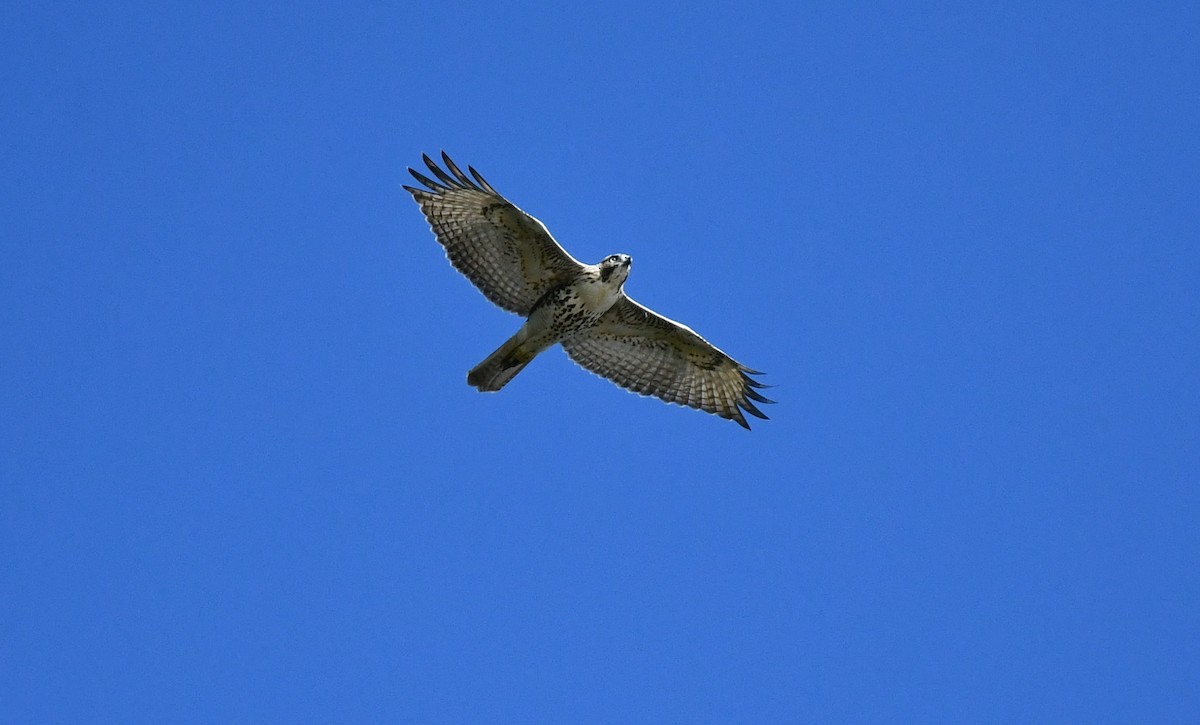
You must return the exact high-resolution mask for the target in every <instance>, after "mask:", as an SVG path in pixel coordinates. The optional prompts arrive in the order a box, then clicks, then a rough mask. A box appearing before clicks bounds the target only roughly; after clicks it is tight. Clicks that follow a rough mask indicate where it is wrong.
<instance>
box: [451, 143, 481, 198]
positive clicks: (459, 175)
mask: <svg viewBox="0 0 1200 725" xmlns="http://www.w3.org/2000/svg"><path fill="white" fill-rule="evenodd" d="M442 161H444V162H445V163H446V168H448V169H450V173H452V174H454V178H456V179H458V182H459V183H460V184H462V186H463V188H465V189H476V190H478V191H482V189H480V188H479V187H478V186H475V182H474V181H471V178H470V177H469V176H467V175H466V174H464V173H463V172H462V169H460V168H458V164H456V163H454V160H453V159H451V158H450V154H448V153H446V152H445V151H442Z"/></svg>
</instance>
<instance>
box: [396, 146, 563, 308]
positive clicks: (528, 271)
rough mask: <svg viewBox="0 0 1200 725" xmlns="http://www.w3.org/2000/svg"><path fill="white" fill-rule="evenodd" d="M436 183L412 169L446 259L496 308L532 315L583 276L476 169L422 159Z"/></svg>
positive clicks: (421, 201)
mask: <svg viewBox="0 0 1200 725" xmlns="http://www.w3.org/2000/svg"><path fill="white" fill-rule="evenodd" d="M422 158H424V160H425V165H426V166H428V167H429V171H430V172H431V173H433V175H434V176H436V177H437V180H434V179H430V178H429V177H428V176H425V175H424V174H422V173H420V172H419V171H414V170H413V169H409V170H408V172H409V173H410V174H412V175H413V178H415V179H416V180H417V181H419V182H421V183H422V184H424V185H425V186H426V187H428V188H425V189H418V188H415V187H412V186H406V187H404V189H405V190H406V191H408V192H409V193H410V194H412V195H413V198H414V199H416V201H417V203H418V204H420V205H421V211H422V212H424V214H425V218H426V219H428V220H429V226H431V227H433V233H434V234H435V235H437V240H438V242H440V243H441V245H442V246H443V247H445V249H446V256H447V257H449V258H450V263H451V264H453V265H454V268H455V269H457V270H458V271H459V272H462V273H463V274H464V275H466V277H467V279H469V280H471V282H472V283H474V284H475V286H476V287H478V288H479V291H480V292H482V293H483V294H484V295H485V296H486V297H487V298H488V299H489V300H491V301H492V302H493V303H495V304H496V305H498V306H500V307H502V308H504V309H506V310H508V311H509V312H516V313H517V314H519V315H528V314H529V311H530V310H532V309H533V306H534V304H535V303H537V301H538V300H539V299H541V297H542V295H543V294H545V293H546V292H547V291H549V290H550V289H551V288H552V287H554V286H556V285H559V284H562V283H563V282H566V281H567V280H569V279H570V278H571V277H573V276H574V275H576V274H578V273H579V272H580V271H582V270H583V265H582V264H580V263H579V262H578V261H576V260H575V258H574V257H572V256H571V255H570V254H567V251H566V250H565V249H563V248H562V247H561V246H559V244H558V242H556V241H554V237H552V236H550V232H548V231H546V227H545V226H544V225H543V224H542V223H541V222H539V221H538V220H537V219H534V218H533V217H532V216H530V215H528V214H526V213H525V212H523V211H521V210H520V209H518V208H517V207H516V206H515V205H514V204H513V203H512V202H510V201H509V200H508V199H505V198H504V197H503V196H500V194H499V192H497V191H496V190H495V189H493V188H492V186H491V184H489V183H487V181H485V180H484V178H483V177H482V176H480V175H479V172H477V171H476V170H475V169H473V168H471V167H470V166H468V167H467V170H468V171H470V172H471V175H470V176H467V175H466V174H464V173H463V172H462V171H461V170H459V168H458V166H456V165H455V163H454V162H453V161H451V160H450V157H449V156H447V155H446V152H444V151H443V152H442V161H443V162H444V163H445V164H446V169H448V170H449V172H448V173H447V171H444V170H442V169H441V167H439V166H438V165H437V164H436V163H435V162H434V161H433V159H431V158H429V156H427V155H426V156H423V157H422Z"/></svg>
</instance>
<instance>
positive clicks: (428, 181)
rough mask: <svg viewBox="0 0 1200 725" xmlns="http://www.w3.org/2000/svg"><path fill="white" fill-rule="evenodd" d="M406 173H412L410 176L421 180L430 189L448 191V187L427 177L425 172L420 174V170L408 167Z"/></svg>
mask: <svg viewBox="0 0 1200 725" xmlns="http://www.w3.org/2000/svg"><path fill="white" fill-rule="evenodd" d="M408 173H410V174H412V177H413V178H414V179H416V180H417V181H419V182H421V183H422V184H424V185H425V186H428V187H429V188H430V189H432V190H434V191H448V189H447V188H446V187H444V186H442V185H441V184H439V183H437V182H436V181H434V180H433V179H431V178H429V177H428V176H426V175H425V174H422V173H421V172H420V171H417V170H416V169H414V168H411V167H410V168H409V169H408Z"/></svg>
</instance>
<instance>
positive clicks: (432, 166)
mask: <svg viewBox="0 0 1200 725" xmlns="http://www.w3.org/2000/svg"><path fill="white" fill-rule="evenodd" d="M444 153H445V152H443V154H444ZM421 158H423V159H425V165H426V166H428V167H429V170H430V171H432V172H433V175H434V176H436V177H438V179H439V180H441V182H442V183H443V184H445V185H446V187H447V188H459V187H462V184H460V183H459V182H458V181H457V180H455V178H454V177H453V176H451V175H450V174H447V173H446V172H445V171H444V170H443V169H442V167H440V166H438V165H437V164H436V163H434V161H433V159H431V158H429V154H421Z"/></svg>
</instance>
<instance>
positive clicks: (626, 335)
mask: <svg viewBox="0 0 1200 725" xmlns="http://www.w3.org/2000/svg"><path fill="white" fill-rule="evenodd" d="M562 346H563V347H564V348H566V351H567V355H569V356H570V357H571V359H572V360H574V361H575V362H577V363H579V364H580V365H581V366H583V367H584V368H586V369H587V370H590V371H592V372H593V373H596V374H597V375H600V376H603V377H605V378H608V379H609V380H611V381H613V382H614V383H616V384H617V385H620V386H621V387H622V388H627V389H628V390H632V391H633V392H635V393H639V394H641V395H653V396H655V397H656V398H661V399H663V400H665V401H667V402H668V403H678V404H680V405H686V406H689V407H692V408H698V409H699V410H703V411H705V412H708V413H714V414H716V415H719V416H721V417H722V418H728V419H730V420H733V421H737V423H738V424H739V425H741V426H742V427H743V428H746V429H749V428H750V426H749V425H747V424H746V417H745V416H744V415H742V410H745V411H746V412H747V413H750V414H751V415H755V416H758V417H759V418H766V417H767V416H765V415H763V413H762V411H760V410H759V409H758V408H756V407H755V406H754V403H753V402H751V400H757V401H758V402H760V403H771V402H774V401H771V400H767V399H766V398H764V397H763V396H762V395H761V394H759V393H758V391H757V390H755V388H763V387H766V386H765V385H763V384H762V383H760V382H758V381H757V380H754V379H753V378H751V377H750V376H751V375H761V374H762V373H759V372H758V371H756V370H751V369H750V368H748V367H746V366H745V365H741V364H739V363H738V362H737V361H736V360H734V359H733V358H731V357H729V356H728V355H726V354H725V353H723V352H721V351H720V350H718V349H717V348H715V347H713V346H712V345H711V344H710V343H709V342H708V341H707V340H705V339H704V338H703V337H700V336H699V335H697V334H696V333H695V332H693V331H692V330H691V328H689V327H687V326H686V325H681V324H679V323H678V322H675V321H673V320H668V319H667V318H665V317H663V316H662V315H659V314H656V313H655V312H652V311H651V310H649V309H646V308H645V307H642V306H641V305H639V304H638V303H636V302H634V301H633V300H631V299H629V298H628V297H626V296H624V295H622V296H621V299H619V300H617V303H616V304H615V305H613V306H612V308H611V309H609V311H608V312H606V313H604V315H603V316H602V317H601V318H600V319H599V320H598V321H597V323H596V324H595V325H594V326H592V327H588V328H584V329H583V330H580V331H579V332H578V333H576V334H575V335H572V336H570V337H568V338H567V339H565V340H563V342H562Z"/></svg>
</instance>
